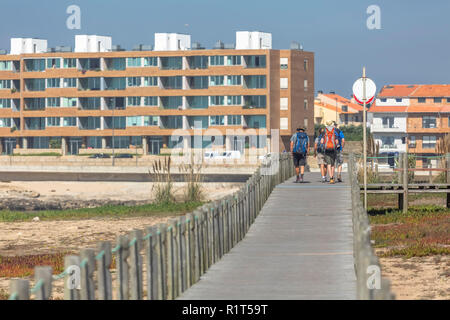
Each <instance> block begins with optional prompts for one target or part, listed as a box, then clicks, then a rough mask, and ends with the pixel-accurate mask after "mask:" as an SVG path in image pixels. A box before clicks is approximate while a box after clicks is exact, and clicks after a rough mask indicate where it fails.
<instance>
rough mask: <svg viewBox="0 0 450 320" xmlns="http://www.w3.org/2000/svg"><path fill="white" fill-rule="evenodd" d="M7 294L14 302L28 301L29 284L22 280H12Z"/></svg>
mask: <svg viewBox="0 0 450 320" xmlns="http://www.w3.org/2000/svg"><path fill="white" fill-rule="evenodd" d="M9 292H10V293H11V296H13V297H14V300H30V282H29V281H28V280H24V279H12V280H11V282H10V287H9Z"/></svg>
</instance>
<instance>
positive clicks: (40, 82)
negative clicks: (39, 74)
mask: <svg viewBox="0 0 450 320" xmlns="http://www.w3.org/2000/svg"><path fill="white" fill-rule="evenodd" d="M0 82H1V81H0ZM25 86H26V87H27V89H28V90H29V91H45V79H27V80H25Z"/></svg>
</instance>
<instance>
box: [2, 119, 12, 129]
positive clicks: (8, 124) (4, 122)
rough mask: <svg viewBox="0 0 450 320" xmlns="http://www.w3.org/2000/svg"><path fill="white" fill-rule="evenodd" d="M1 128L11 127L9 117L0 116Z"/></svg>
mask: <svg viewBox="0 0 450 320" xmlns="http://www.w3.org/2000/svg"><path fill="white" fill-rule="evenodd" d="M0 127H1V128H11V118H0Z"/></svg>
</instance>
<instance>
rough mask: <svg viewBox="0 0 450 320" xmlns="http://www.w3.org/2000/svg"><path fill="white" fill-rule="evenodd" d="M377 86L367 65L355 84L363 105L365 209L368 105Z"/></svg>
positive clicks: (365, 206) (365, 198) (360, 102)
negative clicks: (368, 72)
mask: <svg viewBox="0 0 450 320" xmlns="http://www.w3.org/2000/svg"><path fill="white" fill-rule="evenodd" d="M376 92H377V87H376V85H375V82H373V81H372V80H371V79H369V78H367V77H366V67H363V75H362V78H359V79H358V80H356V81H355V83H354V84H353V97H354V98H355V100H356V101H357V102H358V103H359V104H362V105H363V170H364V209H366V210H367V120H366V119H367V117H366V105H367V104H370V103H372V102H373V100H374V99H375V93H376Z"/></svg>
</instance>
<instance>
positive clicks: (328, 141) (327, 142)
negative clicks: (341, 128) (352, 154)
mask: <svg viewBox="0 0 450 320" xmlns="http://www.w3.org/2000/svg"><path fill="white" fill-rule="evenodd" d="M326 125H327V126H326V127H325V133H324V136H323V138H322V139H321V142H322V143H323V144H324V146H325V154H324V159H325V164H326V165H327V171H328V174H329V176H330V184H334V169H335V162H336V149H337V146H338V143H339V141H338V139H337V135H336V129H335V127H334V126H333V121H332V120H328V121H327V122H326Z"/></svg>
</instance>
